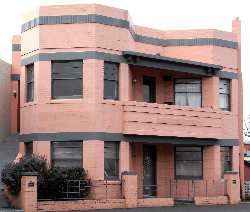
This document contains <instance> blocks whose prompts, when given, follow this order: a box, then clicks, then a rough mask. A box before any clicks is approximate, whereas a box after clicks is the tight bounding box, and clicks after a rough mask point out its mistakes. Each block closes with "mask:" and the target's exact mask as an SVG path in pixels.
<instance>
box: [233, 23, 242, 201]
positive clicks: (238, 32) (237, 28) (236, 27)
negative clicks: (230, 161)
mask: <svg viewBox="0 0 250 212" xmlns="http://www.w3.org/2000/svg"><path fill="white" fill-rule="evenodd" d="M232 32H233V33H235V35H236V37H237V42H238V48H237V68H238V93H237V97H238V99H237V103H238V108H237V109H238V111H237V112H238V125H239V130H238V131H239V139H240V145H239V151H240V154H239V166H240V183H241V196H242V198H243V199H244V198H245V193H244V143H243V85H242V73H241V21H240V20H239V18H235V20H233V21H232Z"/></svg>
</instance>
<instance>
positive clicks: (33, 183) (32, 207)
mask: <svg viewBox="0 0 250 212" xmlns="http://www.w3.org/2000/svg"><path fill="white" fill-rule="evenodd" d="M21 195H22V196H21V199H22V207H23V209H24V211H25V212H36V211H37V175H36V174H32V173H24V174H23V176H22V179H21Z"/></svg>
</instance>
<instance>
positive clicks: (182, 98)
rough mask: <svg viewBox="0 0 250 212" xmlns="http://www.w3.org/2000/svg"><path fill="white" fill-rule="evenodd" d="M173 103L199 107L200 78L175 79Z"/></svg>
mask: <svg viewBox="0 0 250 212" xmlns="http://www.w3.org/2000/svg"><path fill="white" fill-rule="evenodd" d="M175 104H176V105H180V106H193V107H201V80H200V79H176V80H175Z"/></svg>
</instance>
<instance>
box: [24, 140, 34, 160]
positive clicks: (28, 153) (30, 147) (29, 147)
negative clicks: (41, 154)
mask: <svg viewBox="0 0 250 212" xmlns="http://www.w3.org/2000/svg"><path fill="white" fill-rule="evenodd" d="M24 146H25V156H26V157H30V156H31V155H32V154H33V142H26V143H25V145H24Z"/></svg>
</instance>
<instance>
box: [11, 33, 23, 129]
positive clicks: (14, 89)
mask: <svg viewBox="0 0 250 212" xmlns="http://www.w3.org/2000/svg"><path fill="white" fill-rule="evenodd" d="M12 44H19V45H21V37H20V36H19V35H16V36H13V38H12ZM20 69H21V51H19V50H18V51H17V50H15V51H13V50H12V65H11V74H20ZM10 95H11V96H10V104H11V107H10V132H11V133H12V134H13V133H17V131H18V126H19V111H20V109H19V98H20V97H19V81H11V92H10Z"/></svg>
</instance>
